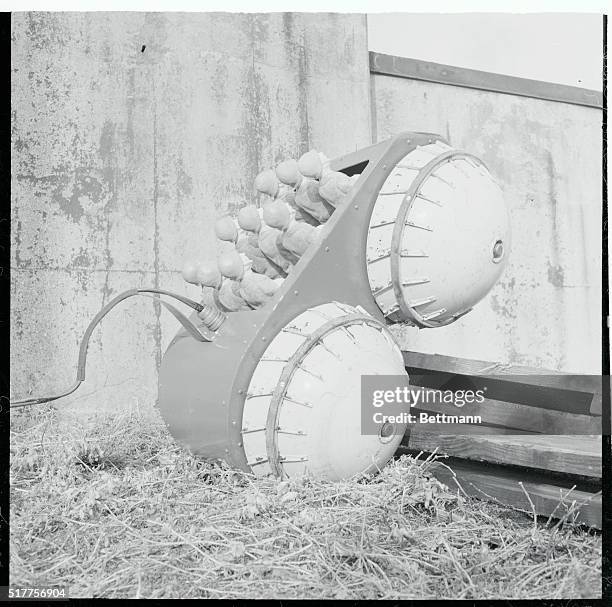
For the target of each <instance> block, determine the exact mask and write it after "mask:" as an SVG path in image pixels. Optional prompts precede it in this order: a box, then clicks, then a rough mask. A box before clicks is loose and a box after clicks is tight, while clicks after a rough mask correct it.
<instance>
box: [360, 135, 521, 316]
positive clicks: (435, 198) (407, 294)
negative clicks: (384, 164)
mask: <svg viewBox="0 0 612 607" xmlns="http://www.w3.org/2000/svg"><path fill="white" fill-rule="evenodd" d="M399 223H401V224H402V225H398V224H399ZM509 247H510V230H509V221H508V213H507V210H506V207H505V204H504V199H503V195H502V192H501V189H500V188H499V186H498V185H497V183H496V182H495V180H494V179H493V178H492V177H491V175H490V173H489V172H488V170H487V169H486V167H485V166H484V165H483V164H482V163H481V162H479V161H478V160H477V159H475V158H474V157H472V156H470V155H467V154H464V153H462V152H459V151H457V150H453V148H451V147H450V146H448V145H446V144H444V143H442V142H439V141H437V142H432V143H431V144H430V145H427V146H422V147H420V148H417V149H416V150H414V151H413V152H411V153H410V154H408V155H407V156H406V157H405V158H404V159H403V160H402V161H401V162H400V163H399V164H398V165H397V166H396V167H395V168H394V170H393V171H392V172H391V174H390V175H389V177H388V178H387V180H386V181H385V183H384V185H383V187H382V188H381V191H380V194H379V196H378V200H377V201H376V206H375V208H374V211H373V213H372V218H371V220H370V228H369V233H368V241H367V262H368V276H369V279H370V286H371V288H372V292H373V294H374V297H375V298H376V301H377V303H378V305H379V307H380V308H381V310H382V311H383V313H384V314H385V316H386V317H387V318H388V319H389V320H390V321H392V322H407V323H409V324H413V325H416V326H419V327H435V326H441V325H445V324H448V323H451V322H453V321H454V320H456V319H457V318H458V317H459V316H461V315H463V314H465V313H466V312H468V311H469V310H470V309H471V308H472V306H474V305H475V304H476V303H477V302H478V301H480V300H481V299H482V298H483V297H484V296H485V295H486V294H487V293H488V292H489V290H490V289H491V288H492V287H493V285H494V284H495V283H496V282H497V280H498V279H499V277H500V275H501V273H502V271H503V269H504V267H505V265H506V261H507V257H508V252H509ZM394 264H395V265H396V270H395V272H394V270H393V265H394ZM398 293H401V297H398Z"/></svg>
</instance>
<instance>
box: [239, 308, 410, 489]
mask: <svg viewBox="0 0 612 607" xmlns="http://www.w3.org/2000/svg"><path fill="white" fill-rule="evenodd" d="M377 374H378V375H381V374H383V375H405V374H406V371H405V368H404V362H403V359H402V355H401V352H400V350H399V348H398V347H397V344H396V343H395V342H394V340H393V338H392V337H391V335H390V333H389V332H388V330H387V328H386V327H385V326H384V325H383V324H382V323H380V322H379V321H377V320H375V319H374V318H373V317H372V316H370V315H369V314H367V313H366V312H365V311H363V310H361V309H357V308H354V307H351V306H348V305H346V304H341V303H337V302H333V303H328V304H323V305H320V306H317V307H315V308H312V309H310V310H307V311H306V312H303V313H302V314H300V315H299V316H298V317H297V318H295V319H294V320H293V321H292V322H291V323H290V324H289V325H287V326H286V327H285V328H284V329H283V330H282V331H281V332H280V333H278V334H277V335H276V337H275V338H274V339H273V340H272V342H271V343H270V345H269V346H268V348H267V350H266V352H265V353H264V355H263V357H262V359H261V361H260V362H259V364H258V366H257V367H256V369H255V372H254V373H253V377H252V378H251V382H250V384H249V388H248V391H247V397H246V400H245V405H244V412H243V423H242V437H243V443H244V450H245V452H246V455H247V459H248V461H249V464H250V466H251V468H252V470H253V472H254V473H255V474H256V475H258V476H266V475H269V474H277V475H279V474H280V475H287V476H299V475H303V474H312V475H314V476H317V477H323V478H328V479H332V480H333V479H343V478H348V477H351V476H353V475H355V474H359V473H362V472H367V471H373V470H375V469H377V468H380V467H381V466H383V465H384V464H385V463H386V462H387V461H388V459H389V458H390V457H392V455H393V453H394V452H395V450H396V448H397V446H398V444H399V442H400V440H401V438H402V436H403V434H404V431H405V425H399V424H398V425H396V427H395V428H394V435H393V436H392V438H391V440H388V439H384V438H383V439H381V438H380V437H379V436H378V435H374V436H364V435H362V434H361V394H360V391H361V376H362V375H377ZM401 411H402V409H401V405H398V413H399V412H401Z"/></svg>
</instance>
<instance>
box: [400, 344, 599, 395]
mask: <svg viewBox="0 0 612 607" xmlns="http://www.w3.org/2000/svg"><path fill="white" fill-rule="evenodd" d="M402 354H403V356H404V364H405V365H406V368H408V369H413V370H415V371H418V370H424V371H440V372H442V373H456V374H459V375H493V376H497V375H499V376H501V375H503V376H507V377H504V379H505V380H507V381H509V382H516V383H520V384H525V383H528V384H530V385H533V386H543V387H550V388H558V389H562V390H577V391H586V392H592V393H599V394H600V393H601V390H602V387H601V378H600V377H599V376H597V375H571V374H568V373H563V372H561V371H554V370H551V369H535V368H533V367H522V366H519V365H506V364H502V363H492V362H490V361H483V360H471V359H466V358H456V357H454V356H444V355H442V354H423V353H422V352H410V351H403V352H402Z"/></svg>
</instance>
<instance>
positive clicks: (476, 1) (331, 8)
mask: <svg viewBox="0 0 612 607" xmlns="http://www.w3.org/2000/svg"><path fill="white" fill-rule="evenodd" d="M609 7H610V4H609V3H608V2H605V1H603V2H602V1H601V0H513V1H508V0H506V2H495V3H492V2H491V1H490V0H464V1H463V2H457V1H456V0H429V1H428V2H422V1H421V2H417V1H416V0H327V1H326V2H322V1H319V2H317V1H316V0H315V1H312V2H308V1H306V0H259V1H256V2H253V0H251V1H248V0H226V1H225V2H224V1H222V0H204V1H202V0H200V1H197V0H106V2H99V1H98V2H95V1H93V0H25V1H23V0H22V1H21V2H18V1H16V0H0V10H2V11H147V12H152V11H153V12H154V11H172V12H183V11H187V12H204V11H219V12H248V13H256V12H259V13H261V12H340V13H388V12H402V13H410V12H412V13H438V12H445V13H466V12H483V13H538V12H553V13H555V12H556V13H559V12H575V13H604V12H606V11H607V10H608V9H609Z"/></svg>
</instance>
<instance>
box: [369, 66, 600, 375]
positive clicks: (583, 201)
mask: <svg viewBox="0 0 612 607" xmlns="http://www.w3.org/2000/svg"><path fill="white" fill-rule="evenodd" d="M371 84H372V99H373V106H374V107H373V114H374V116H375V120H374V122H375V140H378V141H381V140H384V139H386V138H388V137H390V136H391V135H393V134H395V133H397V132H398V131H402V130H419V131H431V132H435V133H439V134H441V135H443V136H445V137H447V138H448V139H449V140H450V142H451V143H452V144H453V145H455V146H457V147H459V148H463V149H465V150H467V151H469V152H472V153H474V154H475V155H477V156H479V157H480V158H482V159H483V160H484V161H485V163H486V164H487V165H488V167H489V168H490V170H491V171H492V173H493V175H494V176H495V177H496V178H497V179H498V180H499V181H500V184H501V186H502V188H503V190H504V192H505V194H506V199H507V202H508V204H509V207H510V213H511V223H512V230H513V236H512V238H513V243H512V251H511V256H510V261H509V265H508V268H507V270H506V273H505V275H504V276H503V278H502V280H501V282H500V283H499V284H498V285H497V286H496V287H495V288H494V289H493V290H492V292H491V293H490V295H489V296H488V297H487V298H486V299H485V300H484V301H482V302H481V303H480V304H479V305H478V306H476V307H475V309H474V311H473V312H471V313H470V314H468V315H467V316H465V317H464V318H462V319H460V320H459V321H457V322H456V323H454V324H453V325H450V326H449V327H445V328H440V329H431V330H430V329H425V330H421V331H419V330H417V329H399V330H397V331H396V333H397V335H399V336H400V339H401V341H402V344H403V346H405V347H406V348H407V349H414V350H419V351H423V352H437V353H439V354H448V355H451V356H461V357H468V358H477V359H482V360H491V361H500V362H503V363H513V364H522V365H529V366H536V367H544V368H549V369H558V370H563V371H569V372H577V373H600V369H601V210H602V209H601V204H602V203H601V181H602V176H601V150H602V147H601V145H602V136H601V133H602V131H601V120H602V112H601V110H598V109H595V108H590V107H582V106H578V105H571V104H568V103H558V102H554V101H543V100H540V99H531V98H527V97H517V96H514V95H506V94H498V93H492V92H486V91H481V90H473V89H468V88H461V87H456V86H448V85H444V84H436V83H431V82H423V81H417V80H412V79H406V78H398V77H391V76H386V75H373V76H372V82H371Z"/></svg>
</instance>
